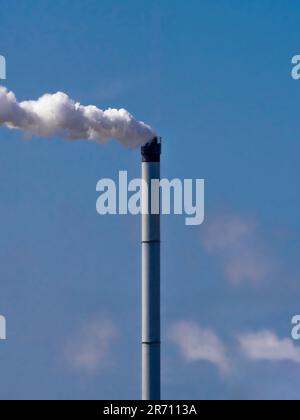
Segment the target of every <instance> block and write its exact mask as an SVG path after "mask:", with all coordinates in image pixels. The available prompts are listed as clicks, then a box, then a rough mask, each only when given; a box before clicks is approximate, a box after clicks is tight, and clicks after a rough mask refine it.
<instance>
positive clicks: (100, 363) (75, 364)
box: [65, 320, 119, 374]
mask: <svg viewBox="0 0 300 420" xmlns="http://www.w3.org/2000/svg"><path fill="white" fill-rule="evenodd" d="M118 336H119V332H118V328H117V327H116V325H115V324H114V323H113V322H112V321H110V320H93V321H90V322H86V323H85V324H84V325H83V326H82V328H81V330H80V331H79V333H78V335H77V336H76V337H73V338H71V339H69V340H68V342H67V345H66V352H65V353H66V359H67V362H68V364H69V366H70V368H71V369H72V370H74V371H78V372H81V373H86V374H96V373H98V372H99V371H101V370H103V369H106V368H107V367H110V366H112V365H113V364H114V360H113V356H112V355H113V352H112V346H113V343H114V341H115V340H116V339H117V338H118Z"/></svg>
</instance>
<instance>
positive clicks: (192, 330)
mask: <svg viewBox="0 0 300 420" xmlns="http://www.w3.org/2000/svg"><path fill="white" fill-rule="evenodd" d="M169 339H170V340H171V341H172V342H174V343H175V344H176V345H177V346H178V347H179V350H180V353H181V355H182V357H183V358H184V359H185V360H186V361H187V362H197V361H206V362H209V363H212V364H213V365H215V366H216V367H217V368H218V369H219V370H220V372H221V373H222V374H224V373H228V372H229V370H230V363H229V359H228V358H227V355H226V349H225V346H224V345H223V343H222V341H221V340H220V339H219V338H218V336H217V335H216V334H215V332H214V331H212V330H210V329H205V328H202V327H201V326H199V325H198V324H197V323H195V322H186V321H181V322H178V323H175V324H174V325H172V327H171V328H170V331H169Z"/></svg>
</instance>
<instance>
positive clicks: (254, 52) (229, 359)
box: [0, 0, 300, 399]
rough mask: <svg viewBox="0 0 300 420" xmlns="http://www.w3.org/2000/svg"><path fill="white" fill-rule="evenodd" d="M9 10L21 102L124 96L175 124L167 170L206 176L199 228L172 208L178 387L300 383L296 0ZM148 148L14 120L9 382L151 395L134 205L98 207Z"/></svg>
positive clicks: (9, 178) (170, 357)
mask: <svg viewBox="0 0 300 420" xmlns="http://www.w3.org/2000/svg"><path fill="white" fill-rule="evenodd" d="M0 8H1V15H0V54H2V55H4V56H5V57H6V59H7V80H6V81H5V83H3V84H4V85H5V86H7V87H8V88H9V89H11V90H13V91H14V92H15V93H16V94H17V96H18V98H19V99H20V100H25V99H36V98H38V97H39V96H40V95H42V94H43V93H45V92H56V91H58V90H62V91H64V92H66V93H68V94H69V95H70V96H71V97H73V98H75V99H76V100H78V101H80V102H82V103H83V104H90V103H92V104H95V105H97V106H99V107H100V108H106V107H108V106H112V107H125V108H127V109H129V110H130V111H131V112H132V113H133V114H134V115H135V116H136V117H137V118H139V119H142V120H145V121H146V122H147V123H149V124H151V125H152V126H154V127H155V128H156V130H158V132H159V133H160V134H161V135H162V136H163V138H164V145H163V151H164V154H163V163H162V170H163V175H164V176H166V177H168V178H173V177H180V178H204V179H205V180H206V221H205V223H204V225H203V226H200V227H197V228H195V227H194V228H191V227H186V226H185V225H184V219H183V218H181V217H164V219H163V250H162V262H163V273H162V274H163V276H162V290H163V296H162V304H163V334H164V343H163V366H164V368H163V397H164V398H168V399H186V398H189V399H192V398H194V399H202V398H205V399H216V398H218V399H220V398H221V399H236V398H246V399H251V398H268V399H276V398H287V399H290V398H292V399H298V398H299V392H298V391H297V390H298V388H299V386H300V345H299V344H297V343H293V342H292V341H290V340H289V337H290V331H291V318H292V316H293V315H295V314H297V313H299V312H300V304H299V294H300V288H299V275H300V269H299V267H298V261H299V255H300V254H299V249H300V236H299V229H300V220H299V206H300V199H299V194H298V191H299V188H298V185H297V184H298V179H299V175H300V174H299V172H300V170H299V152H300V142H299V134H298V133H299V129H300V122H299V115H298V103H299V98H300V82H299V81H298V82H297V81H294V80H293V79H292V78H291V75H290V73H291V68H292V66H291V59H292V57H293V56H294V55H296V54H300V52H299V51H300V44H299V15H300V5H299V3H298V2H296V1H290V2H283V1H278V0H269V1H267V0H253V1H251V2H246V1H243V2H242V1H240V0H239V1H238V0H231V1H229V0H228V1H226V2H225V1H211V0H210V1H208V0H207V1H206V0H201V1H199V0H189V1H188V2H183V1H179V0H172V1H167V0H151V1H150V2H149V1H148V2H146V1H137V0H129V1H126V2H124V1H121V0H114V1H113V2H112V1H101V2H99V1H98V0H97V1H96V0H89V1H88V2H83V1H78V0H73V1H70V0H56V1H55V2H53V1H50V0H27V1H26V2H20V1H17V0H11V1H9V2H8V1H6V0H0ZM139 159H140V158H139V151H127V150H125V149H122V148H121V146H119V145H118V144H117V143H110V144H109V145H106V146H98V145H96V144H92V143H89V142H78V143H70V142H65V141H62V140H60V139H56V138H54V139H51V140H45V139H43V140H42V139H36V138H35V139H32V140H30V141H27V140H24V139H23V137H22V134H20V133H19V132H11V131H8V130H7V129H4V128H1V130H0V174H1V177H0V194H1V202H0V221H1V235H0V245H1V246H0V313H1V314H3V315H5V316H6V318H7V324H8V325H7V330H8V331H7V332H8V340H7V341H6V342H0V355H1V357H0V370H1V377H0V398H1V399H12V398H20V399H40V398H45V399H49V398H50V399H60V398H67V399H76V398H81V399H90V398H98V399H99V398H100V399H137V398H139V396H140V391H139V388H140V377H139V369H140V348H139V341H140V245H139V240H140V226H139V219H138V218H134V217H131V216H128V217H127V216H120V217H100V216H98V215H97V214H96V211H95V203H96V199H97V194H96V183H97V181H98V180H99V179H100V178H116V177H117V174H118V171H119V170H128V171H129V174H130V175H131V176H132V177H136V176H138V175H139V170H140V163H139ZM270 348H271V350H270ZM203 349H204V350H203ZM205 349H206V351H205Z"/></svg>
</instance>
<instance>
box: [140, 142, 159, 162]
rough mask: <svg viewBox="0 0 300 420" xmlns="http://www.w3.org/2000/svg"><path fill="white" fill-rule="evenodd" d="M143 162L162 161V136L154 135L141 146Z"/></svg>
mask: <svg viewBox="0 0 300 420" xmlns="http://www.w3.org/2000/svg"><path fill="white" fill-rule="evenodd" d="M141 153H142V162H160V155H161V137H154V138H153V139H152V140H151V141H150V142H148V143H146V144H145V145H144V146H142V148H141Z"/></svg>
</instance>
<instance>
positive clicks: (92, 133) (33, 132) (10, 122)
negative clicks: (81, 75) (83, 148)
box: [0, 86, 156, 148]
mask: <svg viewBox="0 0 300 420" xmlns="http://www.w3.org/2000/svg"><path fill="white" fill-rule="evenodd" d="M0 126H5V127H8V128H12V129H19V130H21V131H23V132H24V133H25V134H27V135H30V136H39V137H55V136H59V137H63V138H65V139H68V140H94V141H96V142H98V143H102V144H103V143H106V142H107V141H109V140H111V139H116V140H118V141H119V142H120V143H122V144H123V145H124V146H125V147H129V148H134V147H138V146H141V145H144V144H146V143H147V142H149V141H150V140H152V139H153V137H155V135H156V134H155V132H154V130H153V129H152V128H151V127H150V126H148V125H146V124H145V123H143V122H141V121H137V120H136V119H135V118H134V117H133V116H132V115H131V114H130V113H129V112H128V111H126V110H125V109H119V110H118V109H107V110H106V111H102V110H101V109H99V108H97V107H96V106H93V105H89V106H83V105H81V104H80V103H78V102H75V101H74V100H73V99H71V98H69V97H68V95H66V94H65V93H62V92H57V93H55V94H53V95H50V94H46V95H43V96H42V97H41V98H39V99H38V100H37V101H24V102H18V101H17V99H16V96H15V94H14V93H13V92H10V91H8V90H7V89H6V88H4V87H2V86H0Z"/></svg>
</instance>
